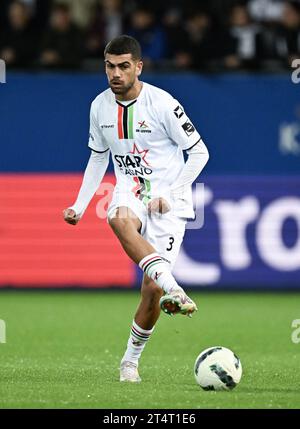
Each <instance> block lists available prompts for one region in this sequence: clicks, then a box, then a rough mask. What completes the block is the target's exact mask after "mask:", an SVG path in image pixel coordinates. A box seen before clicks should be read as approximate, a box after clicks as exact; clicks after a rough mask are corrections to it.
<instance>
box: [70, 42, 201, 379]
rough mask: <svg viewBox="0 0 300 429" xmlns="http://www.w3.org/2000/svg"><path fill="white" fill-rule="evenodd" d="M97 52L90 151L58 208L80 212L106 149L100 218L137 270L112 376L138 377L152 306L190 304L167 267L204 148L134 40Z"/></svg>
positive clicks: (173, 308)
mask: <svg viewBox="0 0 300 429" xmlns="http://www.w3.org/2000/svg"><path fill="white" fill-rule="evenodd" d="M104 59H105V70H106V75H107V78H108V84H109V87H110V88H108V89H107V90H106V91H104V92H102V93H101V94H100V95H98V97H96V99H95V100H94V101H93V103H92V106H91V111H90V139H89V147H90V149H91V155H90V159H89V162H88V164H87V167H86V170H85V173H84V177H83V182H82V185H81V188H80V191H79V194H78V197H77V200H76V202H75V203H74V205H73V206H71V207H69V208H68V209H65V210H64V219H65V221H66V222H68V223H70V224H72V225H76V224H77V223H78V221H79V220H80V219H81V217H82V216H83V213H84V212H85V210H86V208H87V206H88V204H89V202H90V200H91V199H92V197H93V195H94V194H95V192H96V190H97V189H98V187H99V185H100V182H101V181H102V179H103V176H104V174H105V172H106V169H107V166H108V162H109V153H110V152H111V155H112V158H113V163H114V169H115V175H116V179H117V183H116V186H115V189H114V193H113V198H112V201H111V204H110V206H109V207H108V211H107V219H108V222H109V225H110V226H111V228H112V229H113V231H114V233H115V234H116V236H117V237H118V239H119V241H120V242H121V245H122V246H123V248H124V250H125V252H126V253H127V255H128V256H129V257H130V258H131V259H132V260H133V261H134V262H135V263H136V264H138V265H139V266H140V268H141V269H142V270H143V271H144V276H143V282H142V288H141V301H140V304H139V307H138V309H137V311H136V314H135V316H134V320H133V324H132V328H131V332H130V336H129V340H128V344H127V349H126V352H125V354H124V356H123V358H122V360H121V365H120V381H131V382H139V381H141V379H140V376H139V373H138V362H139V358H140V356H141V354H142V351H143V350H144V347H145V345H146V342H147V341H148V340H149V338H150V336H151V334H152V332H153V330H154V326H155V323H156V321H157V320H158V318H159V315H160V310H161V309H162V311H164V312H166V313H168V314H170V315H173V314H176V313H181V314H183V315H188V316H191V315H192V313H193V312H194V311H196V310H197V307H196V304H195V303H194V302H193V301H192V300H191V299H190V298H189V297H188V296H187V295H186V294H185V292H184V290H183V289H182V288H181V287H180V286H179V285H178V284H177V282H176V280H175V278H174V277H173V275H172V273H171V270H172V268H173V266H174V263H175V260H176V258H177V255H178V252H179V249H180V245H181V243H182V239H183V236H184V232H185V225H186V222H187V219H189V218H193V217H194V210H193V202H192V188H191V185H192V183H193V182H194V181H195V179H196V178H197V176H198V175H199V174H200V172H201V171H202V169H203V167H204V166H205V164H206V163H207V161H208V157H209V156H208V151H207V148H206V146H205V144H204V143H203V141H202V139H201V137H200V135H199V134H198V132H197V131H196V129H195V128H194V126H193V124H192V123H191V121H190V120H189V118H188V117H187V115H186V114H185V112H184V109H183V107H182V106H181V105H180V104H179V102H178V101H176V100H175V99H174V98H173V97H172V96H171V95H170V94H168V93H167V92H165V91H163V90H161V89H159V88H157V87H155V86H152V85H150V84H148V83H145V82H142V81H140V80H139V76H140V75H141V72H142V68H143V63H142V60H141V48H140V45H139V43H138V41H137V40H135V39H134V38H132V37H129V36H126V35H123V36H119V37H117V38H115V39H113V40H112V41H111V42H109V43H108V45H107V46H106V48H105V51H104ZM183 150H186V151H187V154H188V158H187V161H186V162H184V157H183Z"/></svg>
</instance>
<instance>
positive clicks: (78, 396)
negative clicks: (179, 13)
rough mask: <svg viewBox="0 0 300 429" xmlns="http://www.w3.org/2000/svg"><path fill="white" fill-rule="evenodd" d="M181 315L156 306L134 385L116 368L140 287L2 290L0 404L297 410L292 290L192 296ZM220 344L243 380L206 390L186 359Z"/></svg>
mask: <svg viewBox="0 0 300 429" xmlns="http://www.w3.org/2000/svg"><path fill="white" fill-rule="evenodd" d="M190 295H191V297H192V298H193V299H194V300H195V301H196V302H197V304H198V307H199V311H198V313H197V314H196V315H195V316H194V317H193V318H192V319H188V318H187V317H183V316H181V315H177V316H176V317H174V318H171V317H169V316H167V315H165V314H161V318H160V320H159V322H158V324H157V326H156V329H155V333H154V334H153V336H152V338H151V339H150V341H149V343H148V344H147V346H146V349H145V351H144V355H143V356H142V359H141V362H140V375H141V377H142V380H143V381H142V383H140V384H126V383H125V384H124V383H123V384H121V383H119V381H118V377H119V373H118V366H119V361H120V359H121V356H122V354H123V352H124V348H125V345H126V343H127V339H128V334H129V328H130V323H131V320H132V316H133V314H134V311H135V308H136V306H137V304H138V299H139V296H138V292H129V293H128V292H119V291H116V292H97V291H95V292H77V291H68V292H55V291H52V292H48V291H45V292H41V291H36V292H28V291H26V292H21V291H2V292H1V293H0V319H2V320H4V321H5V323H6V343H5V344H0V408H135V409H137V408H146V409H150V408H182V409H186V408H189V409H191V408H300V395H299V392H300V390H299V389H300V373H299V368H300V344H295V343H293V342H292V339H291V335H292V327H291V324H292V321H293V320H294V319H299V318H300V307H299V297H300V296H299V294H296V293H290V294H280V293H278V294H271V293H270V294H269V293H196V292H193V293H191V294H190ZM215 345H223V346H225V347H229V348H231V349H232V350H233V351H234V352H235V353H236V354H237V355H238V356H239V357H240V359H241V362H242V365H243V376H242V380H241V383H240V384H239V385H238V386H237V387H236V388H235V389H234V390H232V391H230V392H205V391H203V390H201V389H200V388H199V387H198V386H197V385H196V383H195V381H194V376H193V365H194V361H195V358H196V357H197V355H198V354H199V353H200V352H201V351H202V350H203V349H205V348H207V347H210V346H215Z"/></svg>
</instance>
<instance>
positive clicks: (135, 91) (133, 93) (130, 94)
mask: <svg viewBox="0 0 300 429" xmlns="http://www.w3.org/2000/svg"><path fill="white" fill-rule="evenodd" d="M142 88H143V82H141V81H139V80H137V81H136V82H135V84H134V85H133V86H132V87H131V88H130V90H129V91H127V92H126V94H117V95H116V100H118V101H130V100H135V99H136V98H138V96H139V95H140V92H141V90H142Z"/></svg>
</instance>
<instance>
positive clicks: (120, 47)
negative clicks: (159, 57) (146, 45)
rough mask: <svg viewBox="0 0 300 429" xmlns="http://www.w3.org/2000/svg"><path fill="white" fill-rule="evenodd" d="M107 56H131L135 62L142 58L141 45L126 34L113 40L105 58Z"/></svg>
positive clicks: (107, 47)
mask: <svg viewBox="0 0 300 429" xmlns="http://www.w3.org/2000/svg"><path fill="white" fill-rule="evenodd" d="M106 54H111V55H123V54H131V56H132V59H133V60H135V61H138V60H140V59H141V58H142V50H141V45H140V44H139V42H138V41H137V40H136V39H135V38H134V37H131V36H127V35H126V34H123V35H122V36H118V37H116V38H115V39H113V40H111V41H110V42H109V43H108V44H107V45H106V47H105V49H104V57H105V55H106Z"/></svg>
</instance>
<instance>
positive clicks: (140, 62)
mask: <svg viewBox="0 0 300 429" xmlns="http://www.w3.org/2000/svg"><path fill="white" fill-rule="evenodd" d="M142 70H143V61H139V62H138V63H137V75H138V76H140V75H141V74H142Z"/></svg>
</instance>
